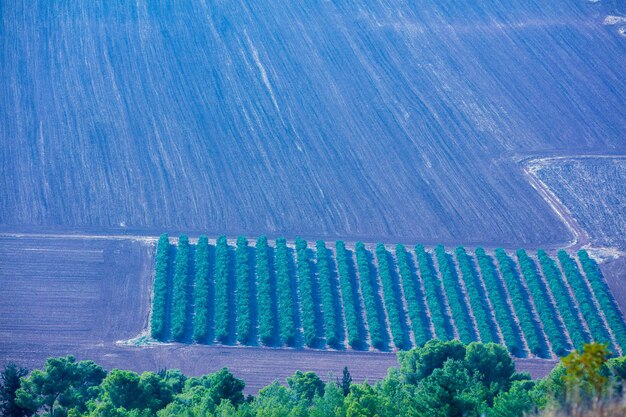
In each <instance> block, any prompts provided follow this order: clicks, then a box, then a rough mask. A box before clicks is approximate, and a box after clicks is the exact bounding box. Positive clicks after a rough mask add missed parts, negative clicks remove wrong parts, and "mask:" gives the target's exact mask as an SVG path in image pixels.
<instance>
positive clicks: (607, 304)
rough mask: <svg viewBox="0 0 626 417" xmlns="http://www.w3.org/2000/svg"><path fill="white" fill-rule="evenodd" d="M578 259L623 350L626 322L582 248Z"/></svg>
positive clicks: (593, 263) (595, 266)
mask: <svg viewBox="0 0 626 417" xmlns="http://www.w3.org/2000/svg"><path fill="white" fill-rule="evenodd" d="M578 259H580V264H581V265H582V267H583V270H584V271H585V275H586V276H587V279H588V280H589V284H591V288H592V289H593V292H594V293H595V295H596V299H597V300H598V303H599V304H600V307H601V308H602V311H603V312H604V317H606V321H607V322H608V324H609V327H610V328H611V331H612V332H613V335H614V336H615V339H616V340H617V343H618V344H619V345H620V346H621V348H622V351H623V350H624V349H626V324H624V317H623V316H622V314H621V313H620V311H619V308H618V307H617V304H615V299H614V298H613V296H612V294H611V292H610V291H609V289H608V287H607V285H606V282H604V279H603V278H602V273H601V272H600V268H598V265H597V264H596V262H595V261H594V260H593V259H591V258H590V257H589V254H588V253H587V251H586V250H584V249H581V250H579V251H578Z"/></svg>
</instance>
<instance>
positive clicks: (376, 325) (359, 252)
mask: <svg viewBox="0 0 626 417" xmlns="http://www.w3.org/2000/svg"><path fill="white" fill-rule="evenodd" d="M355 252H356V262H357V267H358V270H359V277H360V281H361V291H362V292H363V302H364V304H365V313H366V315H367V324H368V327H369V331H370V338H371V341H372V346H374V347H375V348H377V349H384V348H385V347H386V346H385V341H384V339H383V333H382V325H381V318H380V317H379V315H378V306H377V305H376V295H375V292H374V285H373V283H372V277H371V274H370V264H369V260H368V259H367V250H366V249H365V245H364V244H363V243H362V242H357V244H356V248H355Z"/></svg>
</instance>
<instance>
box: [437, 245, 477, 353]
mask: <svg viewBox="0 0 626 417" xmlns="http://www.w3.org/2000/svg"><path fill="white" fill-rule="evenodd" d="M435 257H436V258H437V263H438V264H439V273H440V274H441V278H442V281H443V287H444V289H445V291H446V295H447V298H448V304H449V305H450V311H451V312H452V318H453V319H454V324H455V326H456V329H457V331H458V332H459V339H461V342H463V343H469V342H472V341H474V340H476V336H475V335H474V331H473V327H474V326H473V323H472V319H471V317H470V316H469V312H468V311H467V307H466V304H465V297H464V296H463V293H462V291H461V286H460V285H459V282H458V278H457V276H456V272H453V271H454V269H453V268H454V266H453V265H451V263H450V260H449V259H448V254H447V253H446V251H445V249H444V247H443V246H442V245H438V246H437V247H436V248H435Z"/></svg>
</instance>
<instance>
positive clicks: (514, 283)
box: [496, 248, 545, 355]
mask: <svg viewBox="0 0 626 417" xmlns="http://www.w3.org/2000/svg"><path fill="white" fill-rule="evenodd" d="M496 258H497V259H498V263H499V264H500V272H502V277H503V278H504V282H505V283H506V287H507V289H508V290H509V296H510V297H511V303H512V305H513V309H514V310H515V314H516V315H517V318H518V319H519V322H520V326H521V327H522V331H523V332H524V336H525V337H526V343H528V349H530V351H531V352H532V353H534V354H535V355H540V354H543V353H545V343H544V342H545V340H544V337H543V334H542V333H541V332H540V331H539V329H538V326H536V325H535V323H536V322H537V321H536V319H535V317H534V315H533V313H532V311H531V310H530V307H529V306H528V304H527V303H528V301H529V297H528V294H527V293H526V290H525V289H524V287H523V286H522V283H521V282H520V280H519V279H518V277H516V276H515V272H513V266H512V261H511V258H509V255H507V254H506V252H505V251H504V250H503V249H500V248H498V249H496Z"/></svg>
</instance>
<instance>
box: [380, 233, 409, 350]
mask: <svg viewBox="0 0 626 417" xmlns="http://www.w3.org/2000/svg"><path fill="white" fill-rule="evenodd" d="M376 259H377V260H378V274H379V275H380V280H381V283H382V285H383V296H384V300H385V306H386V308H387V316H388V317H389V327H390V328H391V336H392V337H393V343H394V345H396V347H397V348H398V349H410V346H408V345H407V343H406V342H405V339H407V340H408V337H406V335H405V334H404V328H403V326H402V321H403V317H404V316H405V313H404V307H403V305H402V301H401V300H400V299H399V297H398V296H397V291H396V290H395V288H394V284H393V278H392V277H391V267H390V266H389V252H387V249H386V248H385V245H383V244H382V243H379V244H378V245H376Z"/></svg>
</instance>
